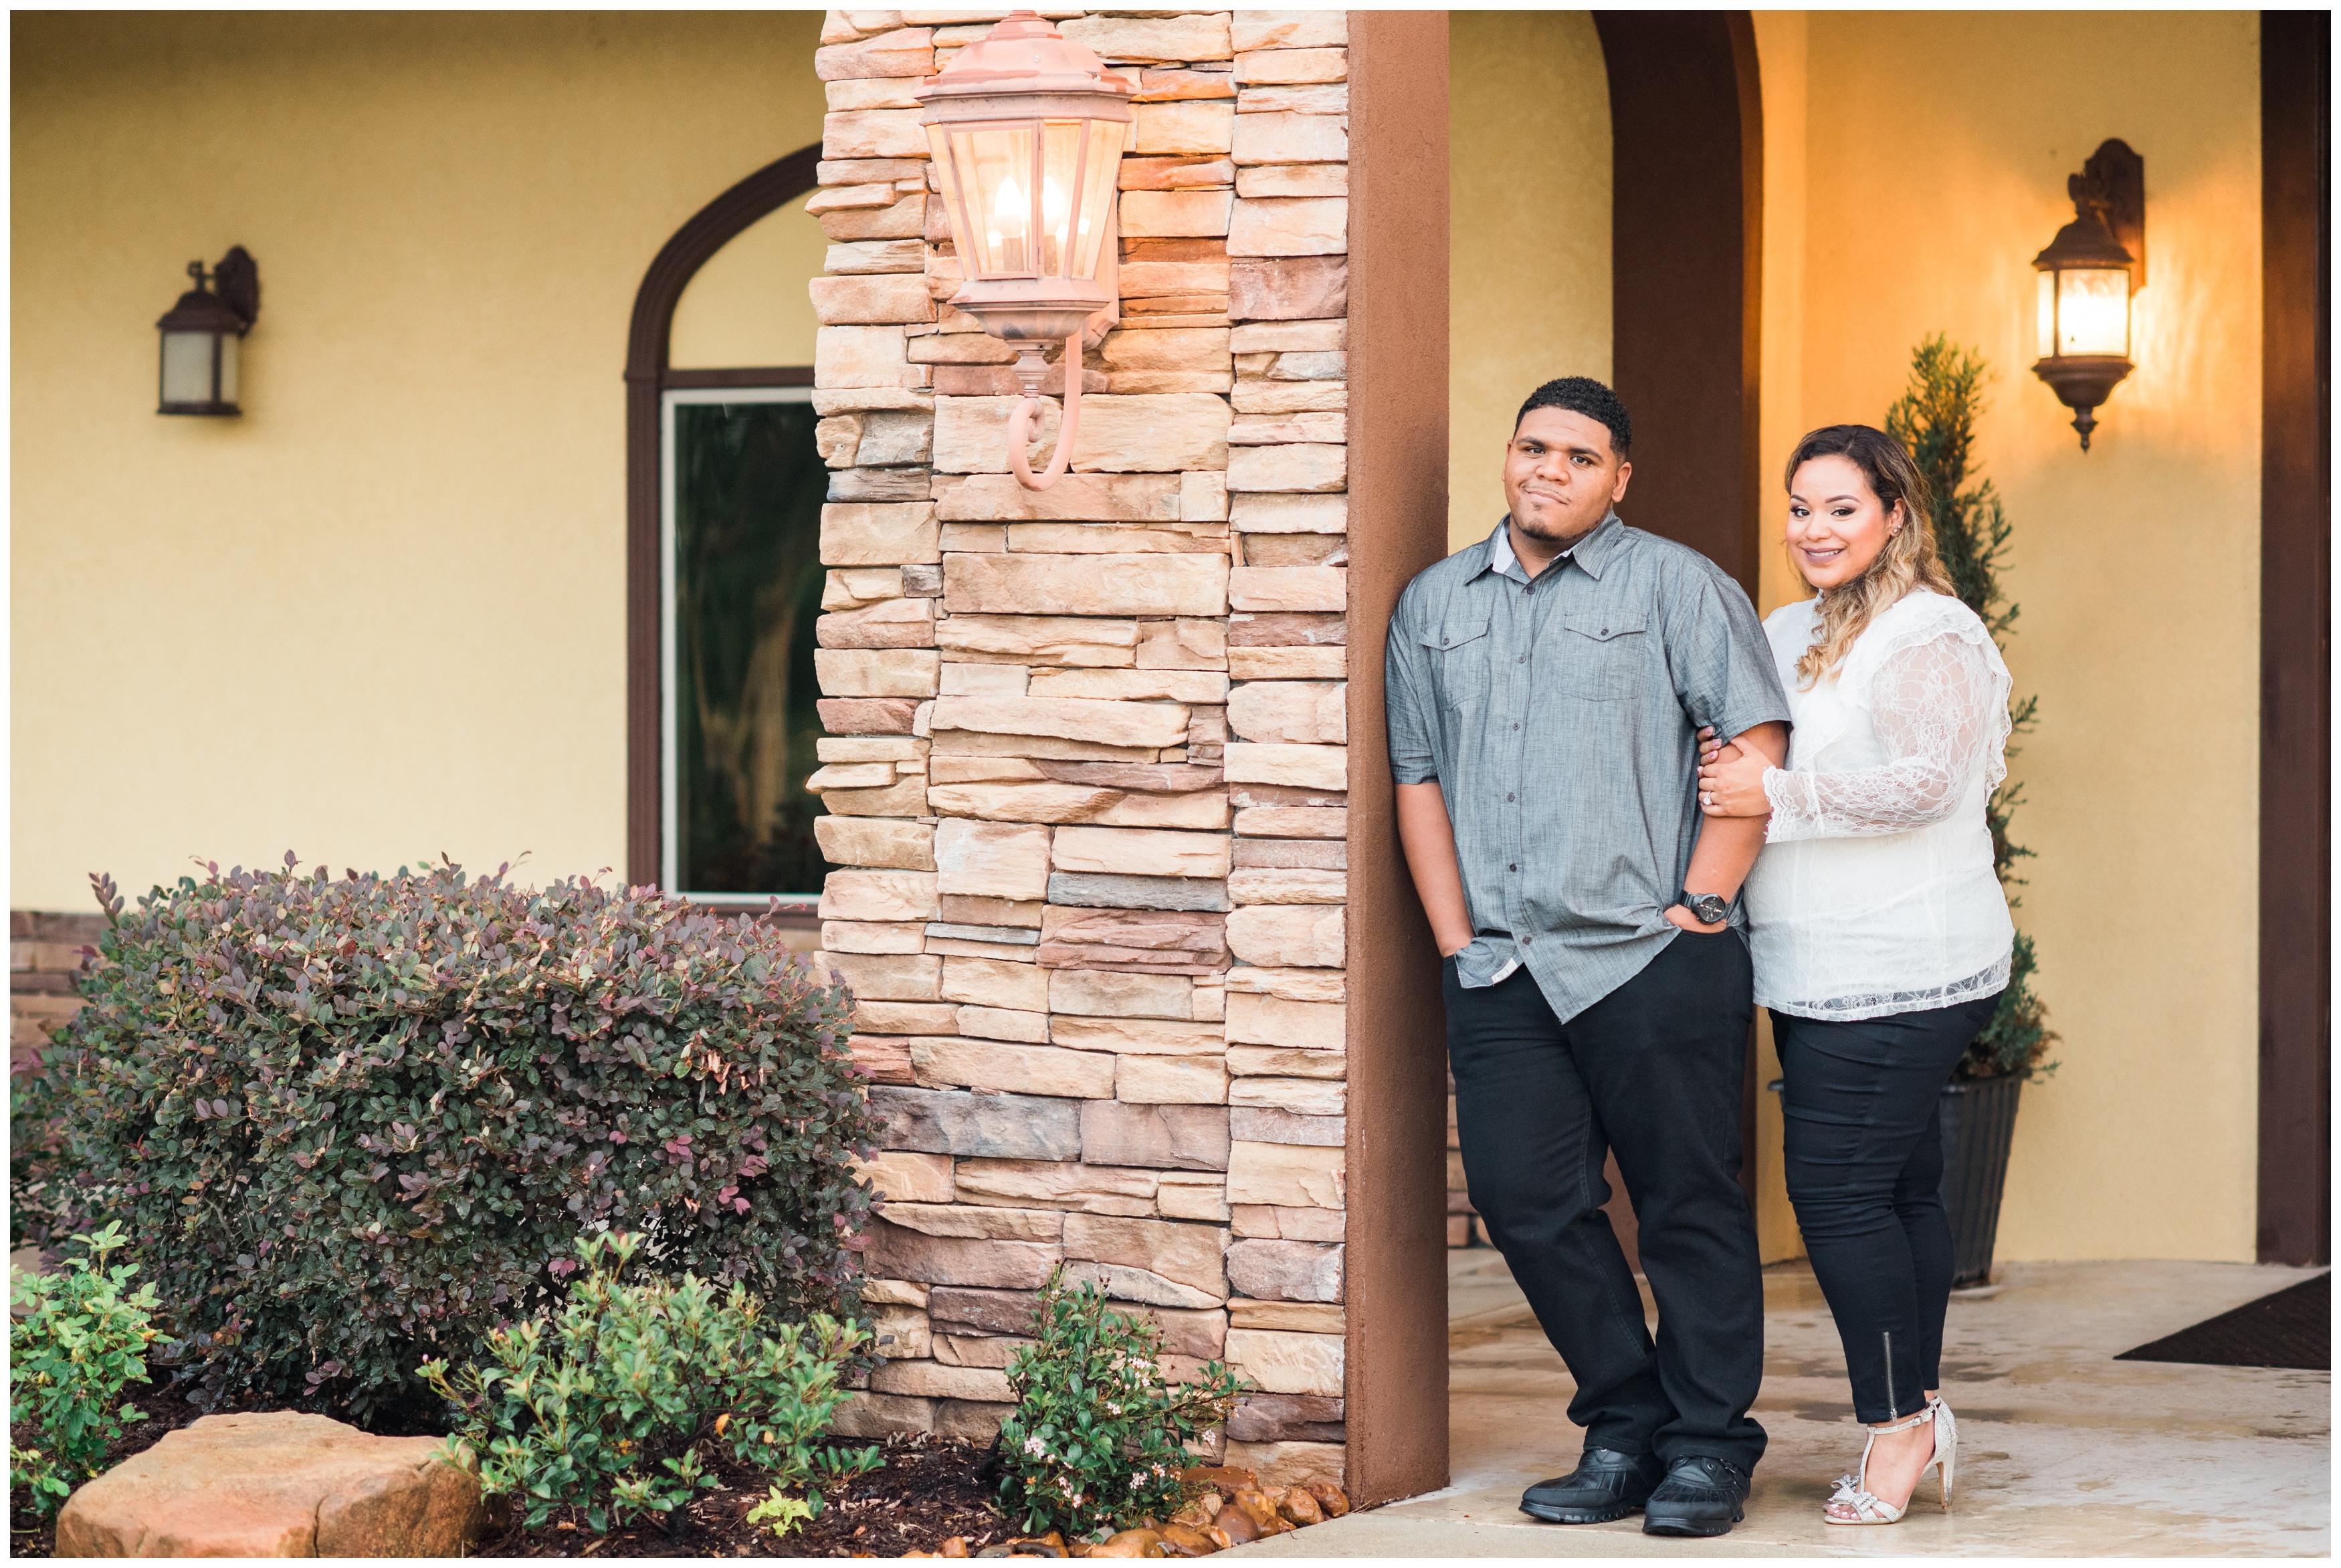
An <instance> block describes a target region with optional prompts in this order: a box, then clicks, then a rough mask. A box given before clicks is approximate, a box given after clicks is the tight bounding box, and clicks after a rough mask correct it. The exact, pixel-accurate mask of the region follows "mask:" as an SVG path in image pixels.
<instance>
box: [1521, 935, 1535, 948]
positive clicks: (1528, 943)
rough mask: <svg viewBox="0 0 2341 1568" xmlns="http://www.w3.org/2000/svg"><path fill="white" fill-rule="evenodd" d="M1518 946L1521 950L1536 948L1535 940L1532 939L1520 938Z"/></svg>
mask: <svg viewBox="0 0 2341 1568" xmlns="http://www.w3.org/2000/svg"><path fill="white" fill-rule="evenodd" d="M1520 946H1521V947H1523V948H1533V947H1535V946H1536V938H1534V937H1522V938H1520Z"/></svg>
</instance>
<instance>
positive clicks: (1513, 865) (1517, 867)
mask: <svg viewBox="0 0 2341 1568" xmlns="http://www.w3.org/2000/svg"><path fill="white" fill-rule="evenodd" d="M1504 869H1505V870H1507V871H1517V870H1519V864H1518V863H1517V862H1515V863H1514V864H1512V865H1509V866H1507V867H1505V868H1504Z"/></svg>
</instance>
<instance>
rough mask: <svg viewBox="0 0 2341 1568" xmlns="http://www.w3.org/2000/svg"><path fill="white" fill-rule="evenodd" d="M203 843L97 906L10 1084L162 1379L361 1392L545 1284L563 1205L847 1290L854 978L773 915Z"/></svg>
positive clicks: (364, 1412)
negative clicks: (109, 1252)
mask: <svg viewBox="0 0 2341 1568" xmlns="http://www.w3.org/2000/svg"><path fill="white" fill-rule="evenodd" d="M93 880H94V881H95V882H96V884H97V888H98V899H99V903H100V904H101V905H102V906H103V907H104V908H105V911H106V914H107V916H108V918H109V920H110V928H109V929H108V931H107V932H106V934H105V937H104V938H102V939H101V941H100V942H99V944H98V957H97V958H95V960H94V962H93V963H92V966H91V968H90V969H89V971H88V972H87V973H86V974H85V976H84V978H83V994H84V996H85V997H86V999H87V1002H88V1005H87V1006H86V1007H84V1008H82V1010H81V1011H80V1012H79V1013H77V1014H76V1015H75V1017H74V1018H73V1020H72V1022H71V1023H70V1024H68V1025H67V1026H66V1027H65V1028H64V1029H63V1030H61V1031H60V1032H59V1034H58V1036H57V1037H56V1041H55V1044H54V1045H53V1046H52V1047H50V1048H49V1049H48V1050H47V1051H46V1052H45V1058H44V1059H45V1069H44V1071H43V1072H42V1073H41V1074H39V1075H38V1076H37V1077H35V1078H34V1079H33V1080H32V1081H30V1082H29V1083H20V1084H19V1086H18V1095H17V1100H18V1105H17V1107H16V1110H17V1115H16V1116H15V1125H16V1126H19V1127H20V1128H22V1127H25V1126H27V1125H28V1124H29V1125H30V1126H35V1127H39V1126H54V1127H55V1128H56V1129H58V1132H59V1136H61V1137H62V1139H63V1145H64V1158H63V1160H62V1161H61V1164H62V1166H63V1167H64V1168H65V1169H66V1170H68V1171H70V1172H72V1173H73V1194H72V1203H73V1206H74V1208H75V1212H76V1216H77V1223H78V1225H79V1226H80V1227H81V1228H88V1227H89V1226H92V1225H94V1224H95V1223H96V1222H97V1221H98V1220H99V1219H101V1218H106V1217H113V1218H118V1219H120V1220H121V1221H122V1222H123V1225H124V1227H125V1232H126V1234H127V1235H128V1236H129V1237H130V1242H131V1255H133V1256H134V1258H136V1259H137V1260H138V1262H139V1263H140V1264H141V1265H144V1268H145V1270H146V1277H147V1278H149V1279H151V1280H154V1281H155V1282H157V1284H158V1285H161V1287H162V1289H163V1292H164V1313H165V1314H166V1315H167V1317H168V1320H169V1328H170V1331H171V1334H172V1335H173V1337H172V1339H171V1340H170V1341H169V1342H168V1344H167V1345H166V1346H164V1347H162V1348H163V1351H164V1359H165V1361H166V1362H168V1363H171V1364H174V1365H176V1366H177V1367H178V1369H179V1371H180V1375H181V1378H182V1379H183V1380H187V1381H192V1383H193V1384H194V1387H193V1388H192V1389H191V1390H190V1397H191V1398H194V1400H195V1401H196V1402H197V1403H198V1404H216V1403H217V1402H219V1401H221V1400H223V1399H225V1398H227V1397H230V1396H234V1395H239V1394H256V1395H260V1396H263V1397H264V1398H268V1399H271V1400H274V1401H277V1402H284V1403H293V1404H304V1405H308V1406H311V1407H315V1406H321V1405H322V1406H325V1407H329V1408H334V1409H339V1410H343V1411H346V1412H348V1413H350V1414H354V1415H356V1416H357V1417H358V1418H359V1419H361V1420H365V1419H369V1418H370V1417H373V1416H374V1415H375V1414H379V1413H381V1412H383V1411H384V1409H385V1407H387V1406H390V1405H395V1404H407V1405H412V1404H413V1403H414V1402H415V1401H417V1400H418V1399H420V1398H421V1397H422V1395H421V1390H420V1387H419V1385H418V1384H415V1382H414V1381H413V1379H414V1373H415V1369H416V1367H417V1366H418V1365H419V1364H420V1363H422V1362H423V1360H424V1359H425V1358H426V1357H433V1356H435V1357H441V1358H444V1359H449V1360H453V1361H456V1362H459V1363H460V1362H464V1361H469V1360H471V1359H473V1356H474V1355H475V1352H476V1351H477V1349H478V1347H479V1346H480V1345H482V1343H483V1341H484V1339H485V1337H486V1335H488V1333H489V1332H490V1331H491V1330H492V1329H493V1328H494V1327H495V1326H496V1325H499V1324H500V1323H503V1322H504V1321H506V1320H508V1319H513V1318H521V1317H525V1316H528V1315H531V1314H532V1313H533V1312H534V1311H535V1310H536V1309H537V1308H538V1307H539V1306H540V1305H543V1304H545V1303H547V1302H548V1301H551V1300H553V1299H556V1298H558V1297H559V1296H560V1295H562V1294H563V1290H564V1288H565V1286H564V1283H563V1282H564V1281H565V1280H566V1279H567V1278H568V1277H569V1276H570V1275H573V1274H574V1273H575V1272H576V1270H577V1268H578V1255H579V1247H578V1240H579V1237H580V1236H581V1235H583V1234H589V1233H592V1232H594V1231H597V1230H603V1229H624V1230H629V1231H635V1232H640V1233H642V1234H643V1235H644V1236H647V1237H648V1238H650V1239H649V1245H648V1247H647V1249H646V1254H645V1255H646V1259H647V1261H648V1263H649V1265H650V1266H652V1267H653V1268H654V1269H656V1270H657V1271H658V1272H660V1273H662V1274H664V1275H682V1273H683V1272H684V1271H685V1270H690V1271H692V1272H694V1273H696V1274H697V1275H699V1276H700V1277H702V1278H703V1279H708V1280H713V1281H717V1282H721V1283H724V1284H730V1283H732V1282H735V1281H736V1282H740V1283H742V1284H744V1285H747V1286H748V1287H750V1288H751V1289H752V1290H753V1291H755V1292H756V1293H757V1294H758V1295H761V1296H762V1298H763V1299H764V1300H766V1301H767V1302H770V1303H771V1304H772V1306H773V1307H774V1309H775V1310H776V1311H777V1312H779V1313H782V1314H783V1315H802V1314H803V1313H807V1312H811V1311H813V1310H816V1309H821V1310H829V1311H834V1312H842V1313H846V1314H849V1315H850V1314H851V1313H852V1312H853V1311H854V1310H856V1309H857V1308H858V1305H859V1303H858V1287H857V1285H856V1281H857V1279H858V1268H857V1264H856V1258H855V1254H856V1253H857V1252H858V1251H859V1250H860V1248H861V1246H862V1237H861V1235H860V1232H861V1230H862V1225H863V1223H864V1220H865V1216H866V1215H867V1213H868V1210H869V1204H870V1194H869V1191H868V1189H867V1188H866V1187H865V1186H862V1184H860V1183H859V1182H858V1181H857V1180H856V1178H855V1176H854V1173H853V1169H852V1165H851V1163H850V1162H851V1160H852V1158H853V1157H854V1156H867V1155H868V1154H869V1153H870V1152H871V1151H870V1138H871V1136H872V1126H873V1124H872V1121H871V1119H870V1116H869V1112H868V1107H867V1101H866V1096H865V1091H864V1089H863V1087H862V1082H861V1080H860V1078H859V1077H857V1076H856V1075H855V1074H854V1072H853V1070H852V1064H851V1062H850V1060H849V1058H848V1057H847V1054H846V1045H845V1042H846V1038H847V1036H848V1033H849V1026H850V1019H851V1009H852V1003H851V1000H850V998H849V997H848V996H847V994H846V992H845V991H844V990H843V989H842V987H834V986H832V985H830V984H828V983H827V982H825V981H824V980H822V979H819V978H815V976H814V975H813V973H812V970H811V969H810V968H808V967H807V966H806V965H805V964H804V963H803V962H802V961H800V960H799V959H797V958H794V957H793V956H792V955H791V954H790V953H789V952H788V951H787V950H786V949H785V948H784V947H783V946H782V939H781V937H780V935H779V933H777V932H776V931H774V930H772V928H769V927H765V926H760V925H759V924H757V923H755V922H753V921H752V920H750V919H747V918H733V919H722V918H716V917H713V916H711V915H708V914H705V913H702V912H699V911H696V910H694V909H692V908H691V907H690V906H689V905H687V904H685V903H683V902H682V901H680V900H676V899H671V898H665V897H663V896H662V895H660V894H659V893H658V892H657V891H656V890H655V889H650V888H633V889H625V890H612V889H605V888H599V887H596V886H594V885H593V884H592V883H590V882H587V881H583V880H569V881H562V882H557V883H554V884H553V885H552V886H550V887H547V888H543V889H539V890H532V889H528V888H520V887H516V886H514V885H513V884H512V883H511V882H508V881H506V880H505V879H504V868H499V869H498V871H497V873H496V874H495V875H493V876H490V877H483V878H467V877H466V876H465V875H464V873H463V870H462V868H460V867H457V866H454V865H453V864H452V863H450V864H443V865H441V866H437V867H433V868H425V869H423V870H421V871H413V870H408V869H406V868H401V869H400V870H399V871H398V872H397V873H396V874H395V875H391V876H383V875H379V874H374V873H367V874H364V875H361V874H359V873H356V872H354V871H353V872H351V873H350V874H348V875H347V876H345V877H344V878H341V879H339V880H335V879H333V878H330V877H329V876H328V875H327V873H326V872H325V871H324V869H323V868H320V869H318V870H316V871H314V873H312V874H308V875H303V874H300V873H299V872H297V871H296V870H294V858H293V857H292V856H290V855H288V856H286V857H285V868H284V869H283V870H281V871H274V872H266V873H263V872H256V871H244V870H241V869H238V870H234V871H231V872H229V873H227V874H226V875H224V876H223V875H221V874H220V872H219V870H218V868H217V867H216V866H214V867H212V868H209V874H208V875H206V876H205V877H204V878H203V879H201V880H197V879H195V878H191V877H190V878H181V879H180V881H179V883H178V885H177V886H176V887H175V888H167V889H165V888H156V889H155V890H154V892H153V893H151V894H149V895H147V896H146V897H145V898H141V899H140V900H139V901H138V905H137V908H135V909H134V910H132V911H130V912H127V913H125V911H124V908H123V900H122V899H121V898H119V897H117V896H115V892H114V888H113V884H112V883H111V881H109V880H107V879H105V878H93Z"/></svg>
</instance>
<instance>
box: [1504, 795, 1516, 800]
mask: <svg viewBox="0 0 2341 1568" xmlns="http://www.w3.org/2000/svg"><path fill="white" fill-rule="evenodd" d="M1504 799H1507V800H1517V799H1519V796H1517V795H1507V796H1505V797H1504Z"/></svg>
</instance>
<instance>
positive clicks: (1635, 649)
mask: <svg viewBox="0 0 2341 1568" xmlns="http://www.w3.org/2000/svg"><path fill="white" fill-rule="evenodd" d="M1648 624H1649V623H1648V620H1647V619H1646V617H1645V616H1644V615H1643V613H1642V612H1641V611H1639V610H1573V611H1571V612H1569V614H1567V615H1564V616H1562V617H1561V620H1560V628H1561V638H1560V648H1559V653H1560V667H1559V669H1558V670H1554V671H1553V684H1554V686H1555V688H1556V689H1558V690H1559V691H1560V693H1561V694H1562V695H1563V696H1565V697H1577V698H1582V699H1584V700H1587V701H1589V702H1621V701H1624V700H1626V699H1628V698H1630V697H1632V696H1634V695H1635V694H1636V693H1637V692H1639V690H1641V686H1642V681H1643V677H1644V671H1645V661H1646V660H1648V659H1649V630H1648Z"/></svg>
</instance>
